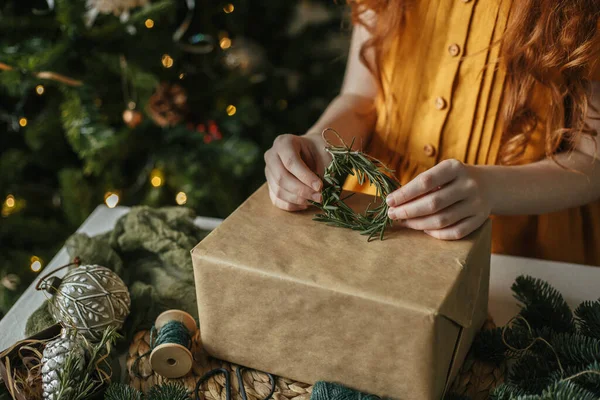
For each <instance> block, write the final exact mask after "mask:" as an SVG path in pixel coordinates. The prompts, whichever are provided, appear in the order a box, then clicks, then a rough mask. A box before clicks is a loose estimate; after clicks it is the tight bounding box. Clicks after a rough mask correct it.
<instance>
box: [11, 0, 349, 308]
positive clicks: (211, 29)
mask: <svg viewBox="0 0 600 400" xmlns="http://www.w3.org/2000/svg"><path fill="white" fill-rule="evenodd" d="M340 3H342V2H340ZM344 15H345V8H344V6H343V4H336V3H335V2H333V1H331V0H302V1H291V2H287V1H277V0H269V1H250V0H231V2H230V1H224V2H218V1H214V0H86V1H83V0H78V1H69V0H19V1H17V0H12V1H11V0H9V1H4V2H1V3H0V125H1V127H0V129H1V130H2V134H1V135H0V171H1V173H0V205H1V217H0V317H1V315H2V314H3V313H4V312H6V311H7V309H8V308H9V307H10V305H11V304H12V303H13V302H14V301H15V300H16V298H18V296H19V295H20V293H21V292H22V290H23V289H24V288H25V287H26V286H27V284H28V283H29V282H31V280H32V279H33V278H34V277H35V275H36V273H37V272H39V270H40V269H41V268H43V266H44V265H45V263H47V262H48V261H49V259H50V258H51V256H52V255H53V254H54V253H55V252H56V251H57V249H58V248H60V247H61V245H62V242H63V241H64V239H65V238H66V237H67V236H68V235H69V234H71V233H72V232H73V231H74V230H75V229H76V228H77V227H78V226H79V225H80V224H81V223H82V221H83V220H84V219H85V218H86V217H87V216H88V215H89V214H90V212H91V211H93V210H94V208H95V207H96V206H97V205H98V204H102V203H105V204H106V205H107V206H108V207H115V206H116V205H134V204H146V205H152V206H160V205H174V206H175V205H185V206H188V207H192V208H193V209H195V210H196V211H197V213H198V214H200V215H207V216H218V217H225V216H227V214H228V213H230V212H231V211H232V210H233V209H234V208H235V207H236V206H237V205H238V204H239V203H240V202H241V201H242V200H243V199H245V198H246V197H247V196H248V195H249V194H250V193H251V192H252V191H253V190H254V189H256V188H257V187H258V186H259V185H260V184H261V182H262V181H264V175H263V174H264V173H263V168H264V164H263V161H262V154H263V152H264V151H265V150H266V149H267V148H268V147H269V146H270V144H271V143H272V141H273V139H274V138H275V136H277V135H278V134H281V133H286V132H298V133H301V132H303V131H304V130H306V129H307V128H308V127H309V126H310V124H311V123H312V122H313V121H314V120H315V119H316V118H317V117H318V116H319V114H320V113H321V112H322V111H323V109H324V107H325V106H326V105H327V103H328V101H329V100H330V99H331V98H333V97H334V96H335V95H336V93H337V90H339V86H340V84H341V80H342V75H343V69H344V65H345V57H346V52H347V47H348V42H349V28H348V24H347V23H344V22H343V21H345V20H346V19H345V17H344Z"/></svg>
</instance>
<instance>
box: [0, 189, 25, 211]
mask: <svg viewBox="0 0 600 400" xmlns="http://www.w3.org/2000/svg"><path fill="white" fill-rule="evenodd" d="M25 204H26V202H25V200H23V199H19V200H17V199H16V198H15V196H14V195H12V194H9V195H8V196H6V199H4V201H3V202H2V204H1V205H2V207H0V216H2V217H8V216H9V215H12V214H14V213H16V212H19V210H22V209H23V208H25Z"/></svg>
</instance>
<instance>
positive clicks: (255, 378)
mask: <svg viewBox="0 0 600 400" xmlns="http://www.w3.org/2000/svg"><path fill="white" fill-rule="evenodd" d="M494 327H495V325H494V323H493V322H492V321H491V320H488V321H487V322H486V324H485V325H484V327H483V329H492V328H494ZM149 343H150V331H140V332H138V333H137V334H136V335H135V337H134V339H133V342H132V343H131V346H130V347H129V353H128V355H127V369H128V371H129V377H130V385H131V386H133V387H135V388H137V389H139V390H141V391H142V392H144V393H147V392H148V391H149V390H150V388H151V387H152V386H154V385H160V384H163V383H167V382H174V383H179V384H181V385H183V386H185V387H186V388H187V389H188V390H189V391H190V392H193V391H194V389H195V387H196V382H197V381H198V379H200V377H202V376H203V375H204V374H205V373H207V372H208V371H211V370H213V369H215V368H226V369H227V370H229V371H230V372H231V386H232V393H231V394H232V399H235V400H241V396H240V394H239V386H238V381H237V379H236V377H235V369H237V365H234V364H231V363H228V362H225V361H221V360H217V359H215V358H212V357H210V356H208V355H207V354H206V353H205V352H204V351H203V350H202V346H201V345H200V343H201V342H200V332H199V331H198V332H196V335H195V336H194V338H193V342H192V354H193V355H194V363H193V366H192V371H190V373H189V374H187V375H186V376H184V377H182V378H179V379H168V378H164V377H162V376H160V375H158V374H155V373H154V372H153V371H152V368H151V366H150V357H144V358H142V359H140V360H139V361H138V366H137V371H132V367H133V365H134V363H135V360H136V359H137V358H138V356H140V355H142V354H145V353H146V352H147V351H148V350H149V349H150V344H149ZM136 372H137V374H136ZM505 372H506V367H505V366H504V365H500V366H496V365H493V364H490V363H485V362H481V361H477V360H474V359H473V358H472V357H471V356H470V355H469V356H467V359H466V361H465V363H464V365H463V367H462V368H461V370H460V372H459V375H458V376H457V377H456V379H455V381H454V383H453V384H452V388H451V392H453V393H456V394H459V395H465V396H468V397H469V398H471V399H472V400H486V399H487V398H488V397H489V392H490V391H491V390H492V389H493V388H495V387H496V386H497V385H499V384H500V383H502V382H503V380H504V375H505ZM243 377H244V385H245V389H246V394H247V396H248V400H262V399H264V398H265V397H266V396H267V395H268V394H269V392H270V390H271V384H270V382H269V377H268V376H267V375H266V374H264V373H262V372H257V371H254V370H250V369H248V370H246V371H245V372H244V374H243ZM201 389H202V393H201V394H202V398H203V399H206V400H225V376H223V375H222V374H219V375H216V376H215V377H213V378H211V379H209V380H208V382H206V383H204V384H203V385H202V388H201ZM311 393H312V385H309V384H307V383H302V382H297V381H294V380H291V379H286V378H281V377H276V389H275V393H274V394H273V398H274V399H275V400H309V399H310V395H311Z"/></svg>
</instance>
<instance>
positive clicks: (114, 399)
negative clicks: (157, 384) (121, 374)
mask: <svg viewBox="0 0 600 400" xmlns="http://www.w3.org/2000/svg"><path fill="white" fill-rule="evenodd" d="M104 400H142V392H140V391H139V390H137V389H135V388H132V387H131V386H129V385H126V384H124V383H111V384H110V386H109V387H108V389H106V392H105V393H104Z"/></svg>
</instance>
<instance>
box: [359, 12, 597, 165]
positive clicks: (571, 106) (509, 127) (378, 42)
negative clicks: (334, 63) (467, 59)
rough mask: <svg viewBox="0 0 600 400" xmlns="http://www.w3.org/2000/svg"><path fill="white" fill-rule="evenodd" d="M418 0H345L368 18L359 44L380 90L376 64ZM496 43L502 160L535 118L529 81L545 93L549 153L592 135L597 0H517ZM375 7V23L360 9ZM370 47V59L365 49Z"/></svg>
mask: <svg viewBox="0 0 600 400" xmlns="http://www.w3.org/2000/svg"><path fill="white" fill-rule="evenodd" d="M413 1H418V0H348V3H349V4H350V5H351V8H352V19H353V22H354V23H355V24H360V25H363V26H365V28H366V29H368V30H369V32H370V33H371V39H370V40H369V41H368V42H367V43H365V44H364V46H363V48H362V49H361V52H360V58H361V60H362V62H363V63H364V64H365V65H366V66H367V68H369V70H370V71H371V72H372V73H373V74H374V76H375V77H376V78H377V82H378V84H379V89H380V93H382V90H383V83H382V76H381V73H380V72H381V71H380V69H379V67H378V66H379V65H382V64H381V62H382V58H383V55H384V54H386V53H387V51H388V47H389V46H390V44H391V43H390V41H389V40H386V38H389V37H392V36H393V35H397V34H398V32H399V30H400V29H401V28H402V25H403V24H404V20H405V16H406V9H407V8H408V7H411V3H412V2H413ZM503 1H505V0H503ZM511 7H512V9H511V17H510V20H509V22H508V25H507V27H506V31H505V33H504V35H503V37H502V38H501V39H500V41H499V42H498V43H495V44H494V45H500V46H501V62H502V63H503V64H504V66H505V67H506V72H507V85H506V86H505V91H504V98H503V105H502V113H503V116H504V121H505V124H504V133H503V134H504V138H503V145H502V149H501V152H500V157H499V161H500V163H501V164H515V163H518V161H519V159H520V157H521V156H522V155H523V154H524V152H525V148H526V145H527V143H528V142H529V139H530V137H531V135H532V133H533V132H534V130H535V128H536V126H537V124H538V119H539V118H538V115H536V113H535V111H534V110H532V108H531V107H530V104H531V96H532V94H533V93H534V87H535V86H536V85H541V86H542V87H544V88H545V89H546V90H548V93H549V94H550V98H551V102H550V104H549V105H548V106H549V108H550V109H549V112H548V114H547V116H546V140H545V143H546V148H545V152H546V156H547V157H550V158H553V157H554V155H555V154H556V153H557V152H558V151H560V150H562V149H565V148H567V149H568V148H572V147H573V146H574V144H575V143H576V141H577V140H578V139H579V137H580V136H581V135H582V134H588V135H595V134H596V132H595V131H593V130H592V129H590V127H589V126H588V125H587V124H586V123H585V119H586V117H587V114H588V108H589V101H588V97H589V90H590V81H589V69H590V66H592V65H593V64H594V63H595V62H596V61H598V59H599V58H600V34H598V26H599V25H598V21H599V20H600V6H599V5H598V0H514V1H513V4H512V6H511ZM367 10H372V11H373V12H374V13H375V14H377V23H376V24H374V25H370V24H367V23H366V21H365V18H364V17H365V12H366V11H367ZM369 49H374V63H373V64H371V63H368V62H367V58H366V56H365V54H366V51H367V50H369Z"/></svg>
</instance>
